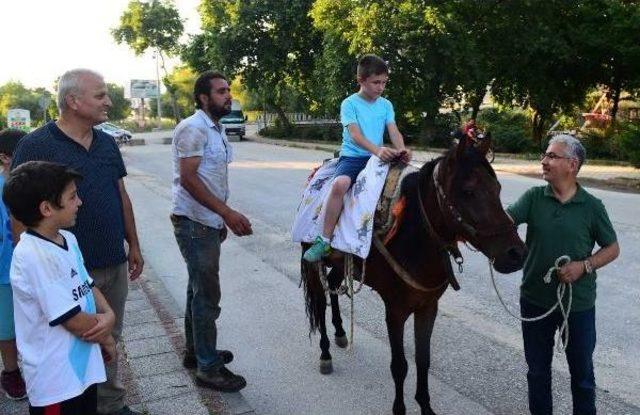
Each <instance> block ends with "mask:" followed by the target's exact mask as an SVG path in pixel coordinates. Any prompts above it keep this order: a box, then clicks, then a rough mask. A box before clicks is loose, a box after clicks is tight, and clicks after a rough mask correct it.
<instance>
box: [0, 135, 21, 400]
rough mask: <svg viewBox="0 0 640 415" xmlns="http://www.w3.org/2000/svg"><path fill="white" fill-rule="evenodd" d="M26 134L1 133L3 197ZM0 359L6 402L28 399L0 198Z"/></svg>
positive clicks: (6, 221)
mask: <svg viewBox="0 0 640 415" xmlns="http://www.w3.org/2000/svg"><path fill="white" fill-rule="evenodd" d="M25 134H26V133H24V132H23V131H20V130H12V129H7V130H3V131H0V166H2V174H1V175H0V194H1V193H2V188H3V187H4V182H5V179H6V177H7V175H8V174H9V166H11V158H12V157H13V150H15V148H16V145H17V144H18V141H20V139H21V138H22V137H23V136H24V135H25ZM0 227H1V228H0V356H1V358H2V365H3V366H4V370H3V371H2V373H0V384H1V385H2V389H3V390H4V393H5V395H6V396H7V398H9V399H12V400H19V399H24V398H26V397H27V391H26V389H25V384H24V380H23V378H22V374H21V373H20V368H19V367H18V349H17V348H16V330H15V325H14V321H13V291H12V290H11V284H10V282H9V269H10V268H11V255H12V254H13V238H12V237H11V221H10V219H9V213H8V212H7V208H6V206H5V205H4V203H3V202H2V199H1V198H0Z"/></svg>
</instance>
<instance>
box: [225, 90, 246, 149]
mask: <svg viewBox="0 0 640 415" xmlns="http://www.w3.org/2000/svg"><path fill="white" fill-rule="evenodd" d="M246 121H247V117H245V115H244V114H243V113H242V106H240V103H239V102H238V101H236V100H235V99H234V100H233V101H232V103H231V112H230V113H229V114H227V115H225V116H224V117H222V118H220V123H221V124H222V125H224V130H225V132H226V133H227V135H237V136H238V137H239V139H240V140H242V138H243V137H244V135H245V133H246V129H245V122H246Z"/></svg>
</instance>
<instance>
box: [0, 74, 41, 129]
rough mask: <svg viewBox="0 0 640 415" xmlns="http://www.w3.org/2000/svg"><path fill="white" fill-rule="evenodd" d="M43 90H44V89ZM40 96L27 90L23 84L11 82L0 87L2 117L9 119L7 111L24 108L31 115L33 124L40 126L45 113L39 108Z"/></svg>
mask: <svg viewBox="0 0 640 415" xmlns="http://www.w3.org/2000/svg"><path fill="white" fill-rule="evenodd" d="M42 90H43V89H42ZM40 96H41V95H40V94H38V93H37V92H35V91H34V90H31V89H29V88H26V87H25V86H24V85H23V84H22V83H21V82H14V81H9V82H7V83H6V84H4V85H1V86H0V117H1V118H2V119H3V120H6V119H7V111H8V110H10V109H12V108H22V109H26V110H29V112H30V113H31V122H32V124H35V125H38V124H40V123H41V122H42V120H43V112H42V110H41V109H40V107H39V106H38V99H39V98H40Z"/></svg>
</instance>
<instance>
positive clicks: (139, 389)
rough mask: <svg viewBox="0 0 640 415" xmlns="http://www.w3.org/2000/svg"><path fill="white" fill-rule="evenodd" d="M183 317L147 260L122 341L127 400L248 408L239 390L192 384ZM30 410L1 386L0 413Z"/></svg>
mask: <svg viewBox="0 0 640 415" xmlns="http://www.w3.org/2000/svg"><path fill="white" fill-rule="evenodd" d="M183 318H184V314H183V312H182V311H180V310H178V307H177V305H176V303H175V300H174V299H173V297H171V295H170V294H169V293H168V292H167V291H166V289H165V287H164V284H163V283H162V282H161V281H160V280H159V278H158V277H157V275H156V274H155V273H154V271H153V269H151V268H150V266H149V265H148V264H146V265H145V272H144V274H143V275H142V277H141V278H140V279H139V280H138V281H135V282H131V283H130V284H129V296H128V299H127V304H126V312H125V321H124V329H123V335H122V337H123V338H122V342H121V344H120V346H121V347H120V354H119V359H120V368H121V369H120V370H121V373H122V375H121V376H122V381H123V384H124V386H125V388H126V389H127V404H128V405H129V406H131V407H132V408H134V409H137V410H141V411H145V413H146V414H149V415H177V414H189V415H211V414H220V415H240V414H249V413H252V412H253V409H252V408H251V407H249V406H248V405H247V404H246V402H245V401H244V399H243V398H242V395H241V394H240V393H218V392H216V391H213V390H210V389H205V388H199V387H197V386H196V385H195V383H194V379H193V374H192V373H190V372H189V371H188V370H186V369H184V368H183V367H182V352H183V350H184V326H183ZM0 368H2V364H1V362H0ZM28 412H29V410H28V404H27V401H26V400H23V401H20V402H14V401H10V400H9V399H7V398H6V397H5V395H4V391H0V414H2V415H27V414H28Z"/></svg>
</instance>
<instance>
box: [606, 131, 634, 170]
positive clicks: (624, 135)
mask: <svg viewBox="0 0 640 415" xmlns="http://www.w3.org/2000/svg"><path fill="white" fill-rule="evenodd" d="M613 141H614V142H616V143H617V145H618V146H619V148H620V152H621V154H624V156H625V158H626V159H627V160H628V161H629V162H630V163H631V164H632V165H633V167H636V168H640V124H634V123H626V124H623V125H621V126H620V129H619V132H618V134H617V135H616V137H615V138H614V140H613Z"/></svg>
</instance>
